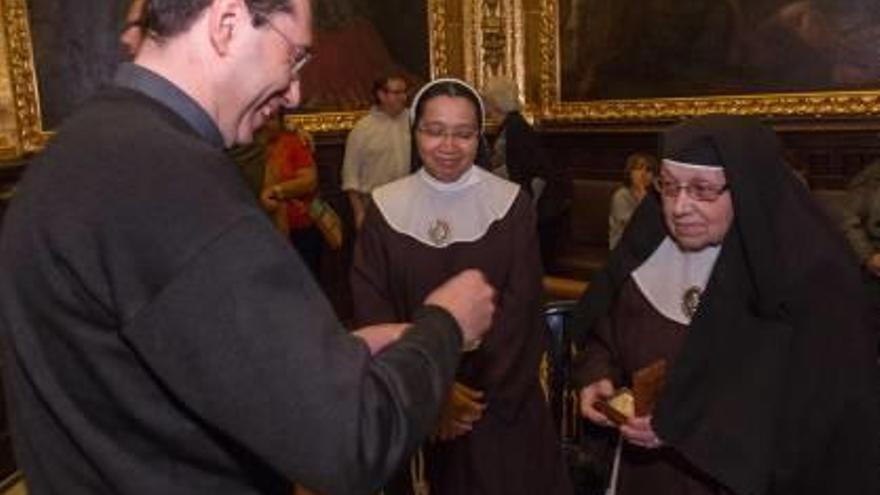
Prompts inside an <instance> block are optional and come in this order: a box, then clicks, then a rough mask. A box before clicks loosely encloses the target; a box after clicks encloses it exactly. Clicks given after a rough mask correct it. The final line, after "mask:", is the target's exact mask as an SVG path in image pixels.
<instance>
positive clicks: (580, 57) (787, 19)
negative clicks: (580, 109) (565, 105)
mask: <svg viewBox="0 0 880 495" xmlns="http://www.w3.org/2000/svg"><path fill="white" fill-rule="evenodd" d="M558 12H559V46H560V48H559V50H560V52H559V57H560V67H561V69H560V74H559V79H560V86H561V88H560V98H561V100H562V101H572V102H577V101H594V100H610V99H639V98H663V97H689V96H716V95H744V94H758V93H790V92H817V91H829V90H857V89H872V88H878V87H880V2H878V1H877V0H559V10H558Z"/></svg>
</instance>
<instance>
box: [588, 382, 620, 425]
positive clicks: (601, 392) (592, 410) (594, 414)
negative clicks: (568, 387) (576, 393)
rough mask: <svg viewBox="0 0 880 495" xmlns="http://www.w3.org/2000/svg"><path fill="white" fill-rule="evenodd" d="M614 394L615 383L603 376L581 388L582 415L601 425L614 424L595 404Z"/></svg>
mask: <svg viewBox="0 0 880 495" xmlns="http://www.w3.org/2000/svg"><path fill="white" fill-rule="evenodd" d="M612 395H614V385H612V384H611V380H609V379H607V378H603V379H601V380H596V381H595V382H593V383H591V384H589V385H587V386H586V387H584V388H582V389H581V392H580V399H581V415H583V416H584V417H585V418H587V419H589V420H590V421H592V422H593V423H596V424H597V425H601V426H609V427H611V426H614V423H612V422H611V420H609V419H608V417H606V416H605V415H604V414H602V413H601V412H599V410H598V409H596V407H595V404H596V402H598V401H600V400H605V399H607V398H609V397H611V396H612Z"/></svg>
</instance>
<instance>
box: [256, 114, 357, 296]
mask: <svg viewBox="0 0 880 495" xmlns="http://www.w3.org/2000/svg"><path fill="white" fill-rule="evenodd" d="M265 132H266V138H265V139H266V153H265V155H266V162H265V168H266V172H265V174H264V177H265V179H264V184H263V190H262V192H261V193H260V202H261V203H262V205H263V208H265V209H266V211H267V212H269V213H270V214H272V216H273V220H274V223H275V226H276V227H277V228H278V230H279V231H280V232H282V233H283V234H284V235H285V236H288V237H290V241H291V242H292V243H293V246H294V247H295V248H296V250H297V252H299V254H300V256H301V257H302V259H303V261H305V263H306V266H308V267H309V270H310V271H311V272H312V276H314V277H315V278H316V279H318V278H319V275H320V273H321V252H322V251H323V244H324V240H325V239H324V236H323V235H322V232H327V237H326V240H327V243H328V245H329V246H330V247H331V248H332V249H339V247H340V246H341V245H342V229H341V225H340V224H339V221H338V218H337V219H336V220H335V221H333V223H334V224H335V226H332V225H331V226H330V228H329V229H327V228H324V229H321V228H319V225H320V224H316V221H315V220H321V217H320V216H318V217H317V218H316V219H313V218H312V214H311V213H310V212H314V211H324V212H325V214H327V215H333V216H334V217H335V213H332V212H331V211H328V210H329V208H330V207H329V206H327V205H326V203H324V202H323V201H322V200H321V199H320V198H319V197H318V169H317V166H316V165H315V160H314V158H313V155H312V154H313V152H314V142H313V141H312V137H311V135H310V134H308V132H306V131H305V130H304V129H302V128H299V127H297V128H294V129H289V128H287V124H286V123H285V120H284V114H283V113H279V114H278V116H277V117H276V118H273V119H270V120H269V121H268V122H267V123H266V126H265ZM322 226H323V227H327V226H326V225H322Z"/></svg>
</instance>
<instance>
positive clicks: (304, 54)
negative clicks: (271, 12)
mask: <svg viewBox="0 0 880 495" xmlns="http://www.w3.org/2000/svg"><path fill="white" fill-rule="evenodd" d="M262 21H263V22H264V23H265V24H266V25H267V26H269V29H271V30H272V31H275V32H276V33H277V34H278V36H281V39H283V40H284V42H285V43H287V47H288V51H289V52H290V74H291V75H292V76H293V77H296V76H297V74H299V72H300V71H301V70H302V68H303V67H304V66H305V65H306V64H307V63H309V60H311V59H312V57H314V56H315V52H314V51H313V50H312V48H311V47H309V46H302V45H297V44H296V43H294V42H293V41H290V38H288V37H287V35H286V34H284V32H282V31H281V30H280V29H278V27H277V26H275V25H274V24H272V21H271V20H269V18H268V17H263V18H262Z"/></svg>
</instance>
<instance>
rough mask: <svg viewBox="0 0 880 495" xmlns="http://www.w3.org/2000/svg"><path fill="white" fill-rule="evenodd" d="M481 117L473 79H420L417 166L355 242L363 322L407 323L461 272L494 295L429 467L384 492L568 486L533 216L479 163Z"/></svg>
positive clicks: (514, 190) (437, 493)
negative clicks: (543, 367) (550, 399)
mask: <svg viewBox="0 0 880 495" xmlns="http://www.w3.org/2000/svg"><path fill="white" fill-rule="evenodd" d="M484 120H485V117H484V114H483V105H482V102H481V101H480V98H479V95H478V93H477V92H476V91H475V90H474V89H473V88H472V87H470V86H468V85H467V84H466V83H464V82H462V81H460V80H457V79H438V80H435V81H433V82H431V83H428V84H427V85H426V86H424V87H423V88H422V89H421V91H419V93H418V95H417V96H416V98H415V100H414V103H413V140H414V143H415V145H416V150H417V153H416V154H415V155H414V160H416V163H414V165H415V167H414V168H416V169H417V170H418V171H417V172H416V173H414V174H412V175H409V176H408V177H405V178H403V179H400V180H398V181H395V182H392V183H391V184H388V185H385V186H383V187H380V188H378V189H376V190H375V191H374V192H373V199H374V201H373V204H372V205H371V206H370V208H369V209H368V210H367V214H366V217H365V219H364V225H363V228H362V229H361V233H360V236H359V237H358V240H357V244H356V247H355V258H354V264H353V267H352V273H351V282H352V295H353V300H354V305H355V307H354V310H355V320H356V321H357V322H358V323H359V324H376V323H389V322H400V321H408V320H409V319H411V317H412V316H411V315H412V314H413V312H414V311H416V310H417V308H418V301H419V300H420V299H422V298H423V297H424V295H425V294H426V293H427V292H428V291H429V290H430V287H431V286H433V285H435V284H436V283H437V281H440V280H443V279H445V278H447V277H448V276H449V275H450V274H453V273H456V272H457V271H459V270H461V269H463V268H464V267H475V268H478V269H479V270H481V271H482V272H484V273H485V274H486V275H487V277H488V279H489V280H490V282H491V283H492V284H493V285H494V286H495V287H497V289H498V291H499V297H498V313H497V315H496V317H495V319H494V321H493V327H492V328H493V330H492V331H491V334H490V335H487V337H486V338H485V339H483V340H482V341H481V343H480V344H479V345H478V346H476V347H475V348H473V349H471V350H470V352H468V353H467V354H466V355H465V357H464V359H463V360H462V362H461V365H460V366H459V368H458V370H457V372H456V378H455V383H454V385H453V386H452V387H451V388H450V390H449V394H448V398H447V404H446V408H445V409H444V411H443V413H442V415H441V419H440V425H439V426H438V428H437V429H436V431H435V433H434V437H433V440H432V441H431V442H429V443H427V444H426V445H425V447H424V451H425V459H424V463H421V462H418V459H417V461H416V462H414V463H413V466H412V467H411V470H410V471H409V472H408V473H407V474H409V473H412V482H413V484H414V485H415V487H416V488H415V489H414V490H413V488H412V486H409V485H408V484H407V483H405V482H404V483H403V484H398V485H396V486H394V487H391V488H389V489H388V490H386V493H409V492H410V491H411V490H412V491H414V492H415V493H426V492H424V491H423V489H424V488H426V487H427V489H429V491H430V493H431V494H432V495H453V494H455V495H468V494H487V495H501V494H504V495H516V494H522V495H527V494H528V495H531V494H535V493H546V494H554V495H555V494H567V493H569V492H570V486H569V482H568V480H567V477H566V473H565V471H564V467H563V463H562V459H561V452H560V448H559V445H558V443H557V441H556V435H555V432H554V430H553V424H552V421H551V418H550V410H549V407H548V406H547V404H546V403H545V400H544V395H543V393H542V390H541V386H540V383H539V373H538V369H539V363H540V361H541V356H542V355H543V353H544V350H545V349H546V341H545V332H544V325H543V320H542V317H541V290H542V286H541V274H542V273H541V265H540V259H539V254H538V242H537V236H536V231H535V212H534V208H533V207H532V202H531V199H530V198H529V196H528V194H526V192H525V191H524V190H523V189H522V188H521V187H519V186H518V185H517V184H515V183H512V182H508V181H506V180H504V179H501V178H498V177H497V176H495V175H492V174H491V173H489V172H487V171H486V170H484V169H483V168H481V167H479V166H476V165H475V164H474V163H475V161H476V160H477V156H478V149H479V148H480V147H481V146H483V144H482V143H483V140H482V139H481V135H482V132H483V126H484ZM421 468H424V469H421ZM423 475H424V476H423ZM404 477H406V476H404ZM425 478H427V479H425Z"/></svg>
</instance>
